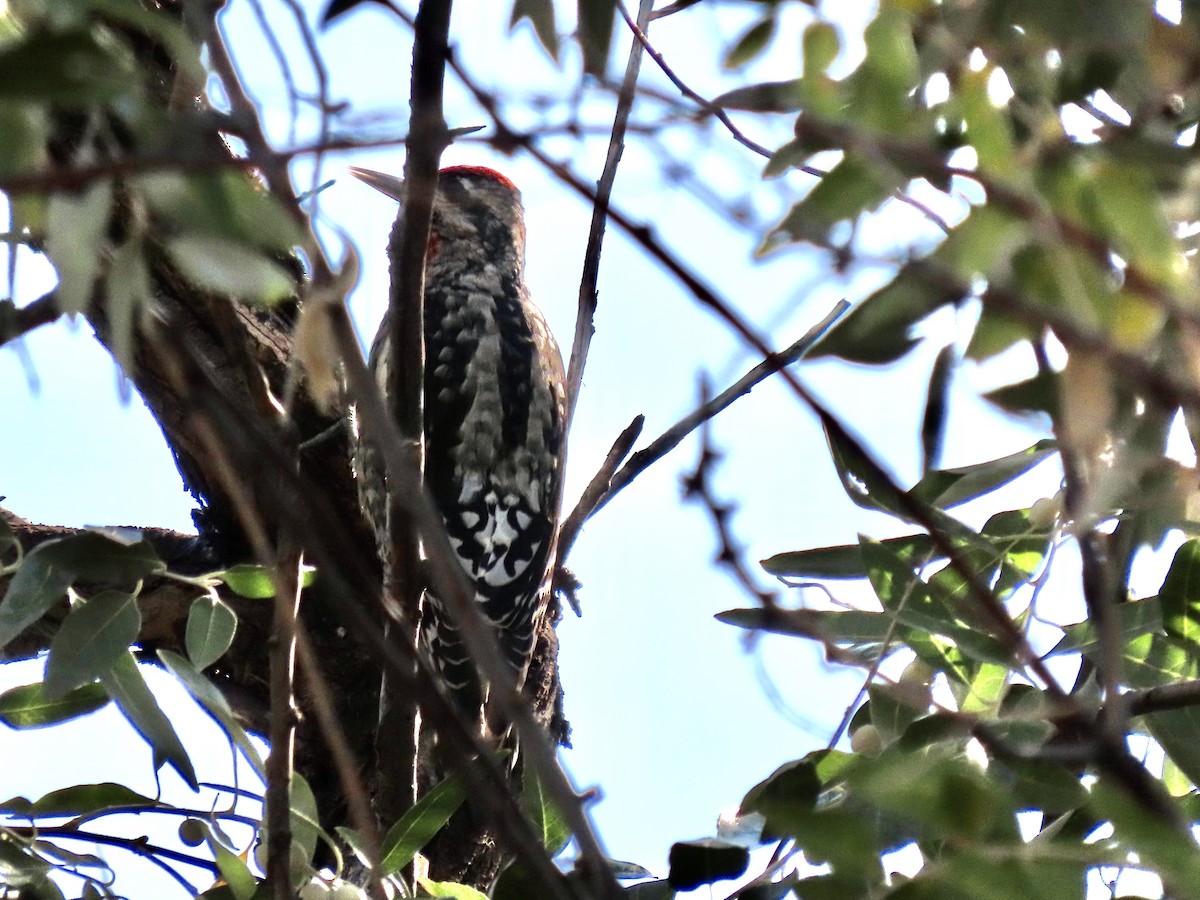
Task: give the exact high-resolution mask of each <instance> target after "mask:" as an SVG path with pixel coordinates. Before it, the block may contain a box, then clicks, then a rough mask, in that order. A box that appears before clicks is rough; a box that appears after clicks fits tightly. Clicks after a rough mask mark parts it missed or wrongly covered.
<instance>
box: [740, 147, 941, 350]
mask: <svg viewBox="0 0 1200 900" xmlns="http://www.w3.org/2000/svg"><path fill="white" fill-rule="evenodd" d="M897 187H899V183H898V181H897V179H896V178H894V177H886V176H885V175H884V174H883V173H882V172H881V170H880V168H879V167H877V166H874V165H871V164H870V163H868V162H866V161H864V160H862V159H860V158H859V157H858V156H857V155H854V154H849V153H848V154H847V155H846V156H844V157H843V158H842V160H841V162H839V163H838V164H837V165H836V166H834V167H833V169H832V170H830V171H829V172H828V173H826V174H825V176H824V177H822V178H821V180H820V181H818V182H817V184H816V186H815V187H814V188H813V189H812V190H811V191H809V192H808V195H807V196H806V197H805V198H804V199H803V200H801V201H800V202H799V203H797V204H796V205H795V206H793V207H792V209H791V211H790V212H788V214H787V215H786V216H785V217H784V219H783V221H782V222H780V223H779V225H777V226H776V227H775V229H774V230H773V231H772V232H770V233H769V234H768V235H767V237H766V240H765V241H764V242H763V247H762V248H761V249H760V251H759V252H760V253H762V252H767V251H770V250H775V249H777V248H779V247H782V246H786V245H788V244H793V243H796V242H799V241H807V242H809V243H813V244H815V245H816V246H818V247H828V246H830V244H831V243H832V241H831V240H830V235H829V231H830V229H831V228H832V227H833V226H834V225H836V224H837V223H839V222H844V221H854V220H856V219H858V217H859V216H861V215H863V214H864V213H867V212H871V211H873V210H875V209H876V208H877V207H879V205H880V204H882V203H883V201H884V200H886V199H888V197H890V196H891V195H892V193H893V192H894V191H895V190H896V188H897ZM925 290H926V292H928V291H929V289H928V287H926V289H925ZM865 302H867V301H864V303H865ZM853 315H854V313H851V316H853ZM846 321H847V320H846V319H843V320H842V325H843V326H844V325H845V322H846ZM837 327H841V326H837ZM830 334H832V332H830ZM826 340H828V336H827V337H826ZM820 346H821V345H820V344H818V345H817V347H820Z"/></svg>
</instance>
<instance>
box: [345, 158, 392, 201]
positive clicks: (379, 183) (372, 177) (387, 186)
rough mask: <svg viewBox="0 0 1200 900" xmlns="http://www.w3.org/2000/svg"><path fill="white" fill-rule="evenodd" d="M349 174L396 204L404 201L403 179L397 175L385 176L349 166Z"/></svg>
mask: <svg viewBox="0 0 1200 900" xmlns="http://www.w3.org/2000/svg"><path fill="white" fill-rule="evenodd" d="M350 174H351V175H353V176H354V177H355V178H357V179H358V180H359V181H365V182H366V183H367V184H369V185H370V186H371V187H373V188H375V190H377V191H380V192H382V193H384V194H386V195H387V196H389V197H391V198H392V199H393V200H395V201H397V202H402V201H403V200H404V179H403V178H401V177H399V176H398V175H387V174H385V173H383V172H376V171H375V170H374V169H360V168H358V166H350Z"/></svg>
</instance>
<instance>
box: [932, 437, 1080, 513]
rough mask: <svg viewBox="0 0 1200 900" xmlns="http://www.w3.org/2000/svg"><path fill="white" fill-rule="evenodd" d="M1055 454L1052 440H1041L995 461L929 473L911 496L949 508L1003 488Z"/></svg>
mask: <svg viewBox="0 0 1200 900" xmlns="http://www.w3.org/2000/svg"><path fill="white" fill-rule="evenodd" d="M1057 453H1058V446H1057V444H1056V443H1055V442H1054V441H1053V440H1049V439H1046V440H1041V441H1038V442H1037V443H1036V444H1034V445H1033V446H1031V447H1028V448H1026V449H1024V450H1019V451H1018V452H1016V453H1011V454H1009V455H1008V456H1002V457H1000V458H999V459H993V460H989V461H987V462H983V463H977V464H976V465H972V466H961V467H959V468H955V469H941V470H938V471H934V472H930V473H928V474H927V475H926V476H925V477H924V478H922V479H921V480H920V481H919V482H918V483H917V485H916V486H915V487H914V488H913V489H912V493H913V494H914V495H915V496H917V497H919V498H920V499H922V500H924V501H925V502H926V503H934V504H937V505H938V506H940V507H941V508H943V509H949V508H951V507H954V506H958V505H959V504H960V503H966V502H968V501H970V500H975V499H976V498H978V497H982V496H983V495H984V494H989V493H991V492H992V491H994V490H996V489H997V488H1000V487H1003V486H1004V485H1006V484H1008V483H1009V482H1011V481H1013V480H1015V479H1017V478H1019V477H1021V476H1022V475H1024V474H1025V473H1026V472H1029V471H1030V470H1032V469H1033V468H1034V467H1035V466H1038V465H1040V464H1041V463H1043V462H1045V461H1046V460H1047V459H1050V458H1051V457H1053V456H1055V455H1056V454H1057Z"/></svg>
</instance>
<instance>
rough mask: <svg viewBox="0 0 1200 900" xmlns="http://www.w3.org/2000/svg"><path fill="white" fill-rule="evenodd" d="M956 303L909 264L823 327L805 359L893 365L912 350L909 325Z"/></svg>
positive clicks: (950, 294)
mask: <svg viewBox="0 0 1200 900" xmlns="http://www.w3.org/2000/svg"><path fill="white" fill-rule="evenodd" d="M961 299H962V296H961V294H960V293H958V292H950V291H948V290H947V289H946V288H945V287H939V283H938V282H937V281H932V280H931V279H929V278H927V277H926V274H925V269H924V268H923V267H922V265H921V264H920V263H910V264H909V265H907V266H905V267H904V268H902V269H901V270H900V271H899V272H898V273H897V274H896V277H895V278H893V279H892V280H891V282H890V283H888V284H886V285H884V286H883V287H882V288H880V289H879V290H877V291H876V292H875V293H873V294H871V296H869V297H867V298H866V299H865V300H863V301H862V302H861V303H859V304H858V305H857V306H855V307H854V309H852V310H851V311H850V313H849V314H848V315H846V316H845V317H844V318H843V319H842V320H841V321H839V322H838V323H837V324H836V325H834V326H833V327H832V328H831V329H829V331H828V332H826V334H825V337H823V338H822V339H821V340H820V341H818V342H817V344H816V345H815V346H814V347H813V348H812V350H810V351H809V354H808V355H809V357H810V358H811V357H820V356H837V357H840V358H841V359H844V360H847V361H849V362H861V363H867V364H879V363H888V362H893V361H895V360H897V359H899V358H900V357H902V356H904V355H905V354H906V353H908V351H909V350H911V349H912V348H913V347H914V346H916V344H917V340H916V338H914V337H912V336H911V334H910V332H911V329H912V326H914V325H915V324H916V323H917V322H919V321H921V320H922V319H924V318H925V317H926V316H928V315H929V314H930V313H932V312H933V311H934V310H937V309H940V308H941V307H943V306H945V305H946V304H947V303H957V302H958V301H959V300H961Z"/></svg>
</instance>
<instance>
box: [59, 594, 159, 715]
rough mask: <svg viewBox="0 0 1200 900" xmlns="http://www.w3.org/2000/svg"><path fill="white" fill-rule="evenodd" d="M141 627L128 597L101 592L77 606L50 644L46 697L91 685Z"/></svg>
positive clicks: (133, 602)
mask: <svg viewBox="0 0 1200 900" xmlns="http://www.w3.org/2000/svg"><path fill="white" fill-rule="evenodd" d="M141 627H142V614H141V612H140V611H139V610H138V605H137V598H136V597H134V596H133V595H132V594H127V593H125V592H123V591H102V592H101V593H99V594H97V595H96V596H94V597H92V598H90V599H89V600H87V601H84V602H81V603H77V604H76V605H75V606H74V607H73V608H72V609H71V614H70V615H68V616H67V618H66V619H64V620H63V623H62V625H61V626H59V629H58V631H57V632H56V633H55V635H54V639H53V640H52V641H51V642H50V656H49V658H48V659H47V660H46V676H45V682H44V683H45V692H46V696H47V697H48V698H50V699H56V698H58V697H62V696H64V695H66V694H67V693H68V692H70V691H72V690H74V689H75V688H77V687H80V686H81V685H85V684H89V683H91V682H93V681H95V680H96V679H97V678H99V677H100V676H101V675H103V674H104V673H106V672H107V671H108V670H109V669H111V668H112V666H113V664H114V663H115V662H116V661H117V659H118V658H119V657H120V656H122V655H123V654H124V653H125V652H126V651H127V650H128V649H129V646H130V645H131V644H132V643H133V642H134V641H135V640H137V636H138V631H139V630H140V629H141Z"/></svg>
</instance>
